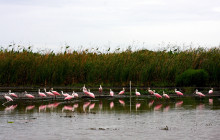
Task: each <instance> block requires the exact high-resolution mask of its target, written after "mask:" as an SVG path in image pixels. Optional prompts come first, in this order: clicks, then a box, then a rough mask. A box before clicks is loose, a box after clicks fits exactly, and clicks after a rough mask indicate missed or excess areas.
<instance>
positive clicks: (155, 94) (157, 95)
mask: <svg viewBox="0 0 220 140" xmlns="http://www.w3.org/2000/svg"><path fill="white" fill-rule="evenodd" d="M154 96H155V97H157V98H162V96H161V95H160V94H158V93H156V92H155V90H154Z"/></svg>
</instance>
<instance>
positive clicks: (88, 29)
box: [0, 0, 220, 51]
mask: <svg viewBox="0 0 220 140" xmlns="http://www.w3.org/2000/svg"><path fill="white" fill-rule="evenodd" d="M0 21H1V22H0V46H1V47H7V46H8V45H9V44H12V43H15V44H18V45H23V46H28V45H31V46H33V47H34V49H52V50H55V51H59V50H60V49H61V47H63V46H66V45H69V46H70V47H71V48H72V49H79V48H93V47H94V48H95V47H99V48H100V49H102V50H105V49H107V48H109V47H111V48H112V49H115V48H118V47H121V48H122V49H123V48H124V49H125V48H127V46H129V45H130V46H132V48H133V49H142V48H145V49H157V48H160V47H163V46H167V45H169V44H172V45H180V46H190V45H191V46H194V47H196V46H204V47H218V46H219V45H220V1H219V0H62V1H61V0H0Z"/></svg>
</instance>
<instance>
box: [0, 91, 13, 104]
mask: <svg viewBox="0 0 220 140" xmlns="http://www.w3.org/2000/svg"><path fill="white" fill-rule="evenodd" d="M4 98H5V99H6V100H7V102H5V103H3V104H2V105H4V104H6V103H8V102H10V101H13V99H12V98H11V97H10V96H8V95H7V94H5V96H4Z"/></svg>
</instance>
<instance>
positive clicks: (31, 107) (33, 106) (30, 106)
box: [25, 105, 35, 111]
mask: <svg viewBox="0 0 220 140" xmlns="http://www.w3.org/2000/svg"><path fill="white" fill-rule="evenodd" d="M34 108H35V105H29V106H27V107H26V109H25V110H26V111H27V110H32V109H34Z"/></svg>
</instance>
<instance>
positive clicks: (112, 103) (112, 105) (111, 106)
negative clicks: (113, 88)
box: [110, 101, 114, 109]
mask: <svg viewBox="0 0 220 140" xmlns="http://www.w3.org/2000/svg"><path fill="white" fill-rule="evenodd" d="M113 107H114V102H113V101H112V102H111V103H110V109H112V108H113Z"/></svg>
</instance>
